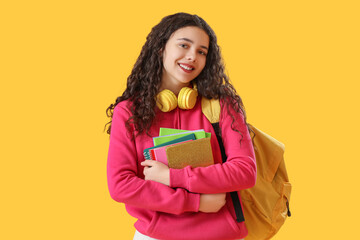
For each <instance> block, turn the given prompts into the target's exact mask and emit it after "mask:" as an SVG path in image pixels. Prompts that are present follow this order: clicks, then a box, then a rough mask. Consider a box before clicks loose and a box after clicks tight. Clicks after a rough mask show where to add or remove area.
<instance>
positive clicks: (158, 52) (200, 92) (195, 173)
mask: <svg viewBox="0 0 360 240" xmlns="http://www.w3.org/2000/svg"><path fill="white" fill-rule="evenodd" d="M188 88H189V89H188ZM196 88H197V90H196ZM185 89H186V91H185ZM190 90H194V92H192V93H191V94H193V93H194V94H195V96H193V97H194V101H190V102H189V103H188V104H185V105H188V106H185V107H183V106H180V107H181V108H180V107H177V106H176V105H175V106H171V104H170V105H169V104H167V103H165V102H161V99H160V97H159V93H160V92H164V91H165V92H168V94H171V93H170V91H171V92H172V93H173V95H172V98H175V100H176V98H179V99H182V98H183V95H184V92H186V93H188V92H191V91H190ZM196 91H197V92H196ZM202 97H206V98H208V99H212V98H214V99H220V104H221V113H220V128H221V132H222V140H223V143H224V147H225V151H226V155H227V161H226V162H225V163H222V159H221V151H220V147H219V144H218V141H217V139H216V137H215V136H216V135H215V132H214V130H213V127H212V125H211V123H210V122H209V121H208V120H207V118H206V117H205V116H204V114H203V113H202V110H201V98H202ZM179 104H180V105H181V100H180V101H179ZM189 105H190V106H189ZM167 107H169V109H166V108H167ZM182 108H187V109H182ZM107 114H108V116H109V117H111V119H112V121H111V122H110V123H111V125H110V126H109V128H108V130H107V132H108V133H109V134H110V144H109V153H108V164H107V174H108V187H109V191H110V195H111V197H112V198H113V199H114V200H115V201H118V202H122V203H125V205H126V209H127V211H128V213H129V214H130V215H132V216H133V217H135V218H137V219H138V221H137V222H136V223H135V228H136V232H135V237H134V239H166V240H172V239H174V240H175V239H189V240H191V239H194V240H195V239H196V240H199V239H207V240H211V239H214V240H215V239H217V240H226V239H242V238H244V237H245V236H246V235H247V230H246V227H245V224H244V222H241V223H239V222H237V221H236V220H235V219H236V218H235V212H234V207H233V203H232V200H231V197H230V195H229V192H232V191H238V190H241V189H246V188H250V187H252V186H253V185H254V184H255V180H256V161H255V154H254V150H253V145H252V141H251V138H250V135H249V132H248V128H247V123H246V114H245V110H244V106H243V103H242V100H241V98H240V97H239V96H238V95H237V94H236V91H235V89H234V88H233V86H232V85H231V84H230V83H229V79H228V77H227V76H226V74H225V73H224V66H223V63H222V58H221V54H220V49H219V46H218V45H217V39H216V35H215V33H214V32H213V30H212V29H211V28H210V27H209V25H208V24H207V23H206V22H205V21H204V20H203V19H202V18H200V17H198V16H197V15H190V14H186V13H177V14H173V15H170V16H166V17H164V18H163V19H162V20H161V22H160V23H159V24H158V25H156V26H155V27H154V28H153V29H152V31H151V32H150V34H149V35H148V37H147V40H146V42H145V45H144V46H143V48H142V50H141V53H140V56H139V57H138V59H137V61H136V63H135V65H134V68H133V70H132V72H131V74H130V76H129V77H128V79H127V88H126V90H125V91H124V93H123V95H122V96H120V97H118V98H117V99H116V101H115V103H114V104H111V105H110V106H109V107H108V109H107ZM160 127H165V128H177V129H185V130H197V129H204V130H205V131H206V132H211V134H212V135H211V147H212V151H213V156H214V162H215V164H214V165H211V166H209V167H198V168H191V167H190V166H188V167H185V168H183V169H169V168H168V167H167V166H166V165H165V164H163V163H161V162H157V161H153V160H146V161H145V159H144V156H143V150H144V149H145V148H149V147H152V146H153V142H152V137H154V136H157V135H158V134H159V129H160Z"/></svg>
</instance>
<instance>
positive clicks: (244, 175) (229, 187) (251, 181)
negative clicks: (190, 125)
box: [170, 107, 256, 193]
mask: <svg viewBox="0 0 360 240" xmlns="http://www.w3.org/2000/svg"><path fill="white" fill-rule="evenodd" d="M221 109H222V110H221V116H220V128H221V133H222V140H223V143H224V147H225V152H226V155H227V161H226V162H225V163H223V164H219V163H218V164H214V165H211V166H208V167H198V168H191V167H190V166H187V167H185V168H183V169H170V186H171V187H179V188H184V189H187V190H189V191H190V192H195V193H221V192H232V191H239V190H242V189H246V188H250V187H252V186H254V185H255V182H256V160H255V153H254V149H253V145H252V141H251V137H250V134H249V132H248V129H247V126H246V124H245V121H244V116H243V115H242V114H241V113H237V112H235V111H234V110H233V108H232V107H229V111H230V114H231V115H233V116H234V118H235V121H234V123H233V124H232V121H233V119H232V117H231V115H229V113H228V111H227V107H222V108H221ZM232 125H233V127H234V128H235V129H237V130H238V131H240V132H241V134H242V136H241V134H240V133H238V132H236V131H234V130H233V129H232V128H231V126H232ZM240 139H241V144H240ZM213 141H216V142H217V140H216V138H215V140H213ZM217 144H218V143H217Z"/></svg>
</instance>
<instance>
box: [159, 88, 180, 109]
mask: <svg viewBox="0 0 360 240" xmlns="http://www.w3.org/2000/svg"><path fill="white" fill-rule="evenodd" d="M156 105H157V107H158V108H159V109H160V110H161V111H163V112H170V111H172V110H173V109H175V108H176V107H177V98H176V96H175V94H174V93H173V92H172V91H170V90H168V89H164V90H162V91H161V92H159V94H158V95H157V96H156Z"/></svg>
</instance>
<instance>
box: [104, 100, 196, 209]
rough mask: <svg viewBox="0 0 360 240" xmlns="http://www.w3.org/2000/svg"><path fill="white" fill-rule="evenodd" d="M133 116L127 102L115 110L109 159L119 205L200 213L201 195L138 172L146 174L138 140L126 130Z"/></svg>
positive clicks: (110, 177)
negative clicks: (143, 171) (126, 125)
mask: <svg viewBox="0 0 360 240" xmlns="http://www.w3.org/2000/svg"><path fill="white" fill-rule="evenodd" d="M121 105H122V106H121ZM129 116H130V112H129V111H128V109H127V108H126V106H124V104H123V102H121V103H120V104H118V105H117V106H116V107H115V109H114V114H113V119H112V125H111V134H110V143H109V152H108V160H107V180H108V188H109V192H110V195H111V197H112V198H113V199H114V200H115V201H117V202H122V203H125V204H129V205H132V206H135V207H139V208H145V209H148V210H153V211H161V212H167V213H172V214H181V213H183V212H197V211H198V209H199V203H200V194H196V193H189V192H188V191H186V190H185V189H181V188H177V189H172V188H170V187H168V186H166V185H163V184H161V183H157V182H154V181H145V180H144V179H142V178H140V177H138V175H139V174H138V171H142V167H141V166H138V163H137V162H138V161H137V154H136V144H135V141H134V140H133V139H132V138H131V137H130V136H129V132H128V131H127V129H126V127H125V122H126V121H127V119H128V118H129Z"/></svg>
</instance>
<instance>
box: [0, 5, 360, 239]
mask: <svg viewBox="0 0 360 240" xmlns="http://www.w3.org/2000/svg"><path fill="white" fill-rule="evenodd" d="M357 2H358V1H346V0H343V1H173V2H171V3H170V1H143V2H133V1H2V2H1V4H0V26H1V29H0V34H1V38H0V41H1V45H0V60H1V62H0V78H1V88H0V89H1V90H0V91H1V95H0V97H1V101H0V104H1V125H0V126H1V151H0V154H1V156H0V157H1V168H0V171H1V174H0V178H1V179H0V180H1V197H0V207H1V209H0V210H1V211H0V216H1V222H0V228H1V230H0V239H132V236H133V234H134V228H133V223H134V222H135V219H133V218H131V217H130V216H129V215H128V214H127V213H126V211H125V209H124V204H122V203H117V202H115V201H114V200H112V199H111V198H110V195H109V193H108V189H107V181H106V160H107V150H108V136H107V134H105V133H104V132H103V128H104V124H105V123H106V122H107V121H108V119H107V117H106V115H105V109H106V108H107V107H108V106H109V105H110V104H111V103H112V102H114V100H115V98H116V97H117V96H119V95H120V94H121V93H122V91H123V90H124V87H125V83H126V78H127V76H128V75H129V74H130V71H131V69H132V66H133V64H134V63H135V60H136V58H137V57H138V55H139V53H140V50H141V47H142V45H143V44H144V42H145V38H146V36H147V34H148V33H149V32H150V30H151V28H152V27H153V26H154V25H156V24H157V23H158V22H159V21H160V20H161V18H162V17H164V16H166V15H169V14H173V13H175V12H179V11H184V12H189V13H192V14H198V15H199V16H201V17H202V18H204V19H205V20H206V21H207V22H208V23H209V25H210V26H211V27H212V28H213V29H214V31H215V32H216V34H217V37H218V42H219V45H220V46H221V49H222V53H223V57H224V59H225V63H226V69H227V72H228V74H229V76H230V78H231V79H232V82H233V84H234V85H235V87H236V89H237V90H238V93H239V94H240V96H241V97H242V99H243V101H244V103H245V106H246V110H247V114H248V122H250V123H252V124H254V125H255V126H257V127H258V128H259V129H261V130H263V131H265V132H267V133H269V134H270V135H272V136H273V137H275V138H277V139H278V140H280V141H282V142H283V143H284V144H285V146H286V151H285V157H286V164H287V169H288V173H289V177H290V180H291V182H292V184H293V193H292V199H291V205H290V207H291V211H292V214H293V216H292V217H291V218H288V220H287V221H286V223H285V225H284V226H283V228H282V229H281V230H280V232H279V233H278V235H277V236H276V237H275V238H274V239H276V240H285V239H286V240H288V239H359V236H358V235H359V234H358V232H359V231H358V221H359V216H360V215H359V214H360V211H359V205H358V204H359V200H360V199H359V194H358V183H359V177H358V176H359V175H360V173H359V160H360V159H359V154H358V149H359V141H358V139H359V138H358V135H359V134H360V131H359V125H358V124H359V121H360V119H359V114H358V113H357V112H358V111H359V106H358V105H359V103H360V101H359V100H360V99H359V84H358V83H359V80H360V74H359V66H360V65H359V64H360V60H359V56H360V51H359V42H360V39H359V22H360V21H359V20H360V19H359V10H360V9H359V4H358V3H357ZM144 200H145V199H144Z"/></svg>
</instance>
